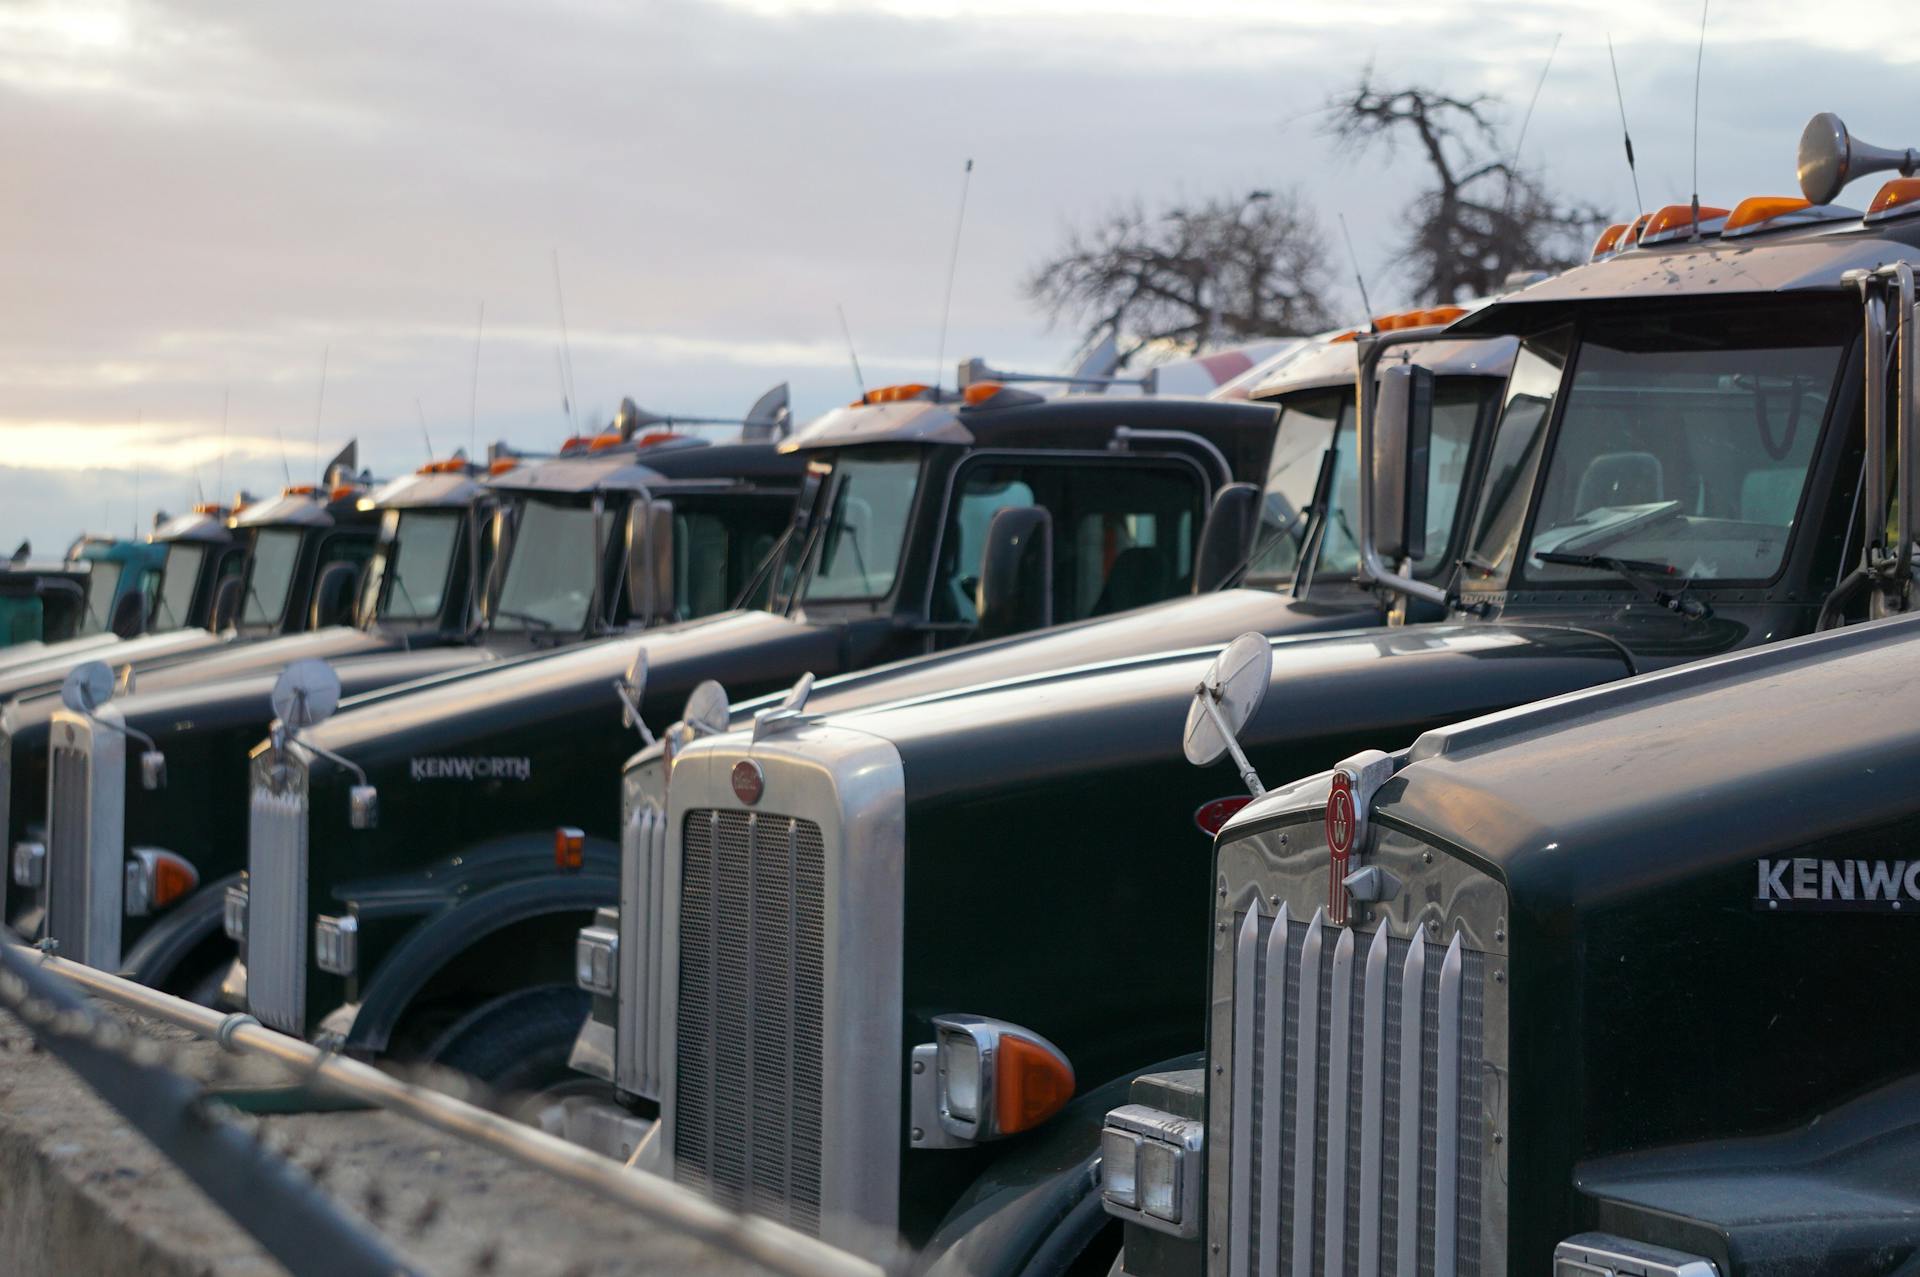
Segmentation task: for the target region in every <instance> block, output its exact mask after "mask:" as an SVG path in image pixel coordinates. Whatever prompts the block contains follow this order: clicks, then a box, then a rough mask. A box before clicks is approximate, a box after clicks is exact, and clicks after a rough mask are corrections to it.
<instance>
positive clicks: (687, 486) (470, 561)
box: [14, 410, 801, 1001]
mask: <svg viewBox="0 0 1920 1277" xmlns="http://www.w3.org/2000/svg"><path fill="white" fill-rule="evenodd" d="M633 415H634V416H637V410H636V411H635V413H634V414H633ZM489 471H492V472H493V473H492V474H491V475H489V473H488V472H489ZM800 471H801V465H800V463H799V462H798V461H797V459H794V458H790V457H784V456H781V455H780V454H779V453H778V452H777V451H776V450H775V449H774V448H773V447H772V446H771V445H767V444H731V445H718V446H714V445H709V444H707V443H705V442H704V441H701V440H698V439H692V438H686V437H683V436H671V437H665V436H660V435H658V434H655V435H653V436H651V437H649V439H648V442H647V443H646V444H645V445H644V446H642V445H640V444H639V442H638V440H637V439H636V438H635V437H634V434H633V431H631V430H627V431H624V432H622V431H621V430H619V429H618V428H616V430H615V431H613V432H610V433H609V434H607V435H603V436H598V437H596V440H594V441H590V442H582V443H581V444H579V445H577V446H576V447H574V448H573V449H571V450H568V451H564V452H563V453H562V455H560V456H559V457H557V458H553V459H547V460H532V459H523V458H518V457H514V456H510V455H502V456H500V457H498V458H497V459H496V460H494V461H493V463H492V464H491V465H487V464H484V463H468V462H467V461H465V460H464V459H463V458H455V459H453V460H450V461H442V462H434V463H430V464H429V465H427V466H425V467H423V468H422V470H421V471H419V472H418V473H416V474H413V475H410V476H407V477H405V478H402V479H398V480H395V481H393V482H391V483H388V484H385V485H382V486H381V487H379V488H376V489H374V490H372V491H371V492H369V493H367V494H366V496H365V497H364V498H363V501H364V502H365V503H366V504H367V505H368V506H369V507H370V509H371V511H372V512H374V513H375V514H376V515H377V517H378V519H379V527H380V532H379V536H378V539H377V540H376V542H375V545H374V551H373V557H372V559H371V560H370V561H369V563H368V567H367V570H366V572H365V574H364V578H363V581H362V583H361V585H360V587H359V604H358V610H359V617H358V622H357V625H356V626H355V627H353V628H343V629H336V630H323V631H317V632H314V633H311V634H306V635H299V636H294V637H289V638H283V639H277V640H273V641H270V642H264V643H257V644H252V645H249V646H246V647H241V648H238V649H235V650H234V651H232V652H231V653H228V654H225V655H222V656H219V657H214V658H210V659H208V660H206V661H203V662H200V663H198V664H197V665H191V666H176V667H172V668H170V669H167V670H164V671H160V672H159V674H160V675H162V676H165V677H149V678H148V679H146V680H143V686H142V687H141V688H140V690H138V691H137V692H135V693H134V694H131V695H126V696H120V697H115V698H114V699H113V700H112V702H111V703H110V704H109V703H96V704H92V705H88V706H75V705H73V704H67V705H65V706H57V705H55V704H54V703H53V702H52V701H51V698H48V699H45V700H42V701H36V702H33V703H32V705H31V706H30V707H23V708H22V709H18V710H16V714H15V720H16V721H15V724H14V741H15V747H16V749H18V748H20V747H21V745H22V744H23V743H24V742H25V741H26V740H27V739H28V738H27V735H26V733H27V731H28V730H29V728H30V727H32V726H34V725H35V723H36V720H34V719H33V718H31V717H29V711H31V710H42V709H43V710H46V711H47V712H46V713H45V714H44V715H43V717H42V718H41V719H40V720H38V725H39V726H40V727H41V728H42V729H43V731H47V730H50V732H51V735H52V740H53V756H52V765H51V770H50V774H49V782H48V803H49V806H48V807H47V808H46V809H45V811H46V820H45V833H44V836H43V838H42V840H41V841H40V843H39V850H38V854H37V855H36V854H35V851H34V848H33V847H32V846H28V847H26V849H25V850H24V851H23V852H21V853H18V854H16V857H15V867H16V869H17V870H18V871H19V872H18V873H17V875H16V877H15V880H14V886H15V888H16V889H17V890H18V889H23V888H24V889H25V890H20V891H19V894H20V895H21V896H23V897H24V898H25V900H26V902H29V904H30V908H31V910H32V912H30V913H27V914H25V915H24V916H16V918H15V923H14V925H15V927H16V929H18V930H21V931H22V932H23V933H25V934H31V933H32V932H31V931H30V930H29V928H30V927H32V926H33V925H34V924H43V925H40V926H39V934H40V936H41V937H42V938H50V939H52V940H53V941H55V942H56V943H58V945H59V947H60V951H61V952H62V953H63V954H65V955H66V956H67V957H69V958H72V959H74V960H76V961H81V962H86V963H88V964H90V965H93V966H99V967H104V968H107V969H110V970H119V971H122V972H124V973H126V974H128V975H130V976H132V977H133V978H136V979H139V980H141V981H143V982H145V983H149V984H155V985H159V986H161V987H165V988H168V989H170V990H173V991H176V992H181V993H185V994H189V995H192V996H195V997H197V998H199V999H200V1000H202V1001H210V1000H211V999H212V997H213V994H214V992H215V991H216V990H217V987H218V984H219V981H220V980H221V978H223V977H224V975H225V973H226V969H227V967H228V966H229V965H230V963H231V961H232V958H233V955H234V952H235V946H234V940H235V939H236V937H230V936H229V935H228V934H227V933H226V931H225V930H224V921H225V918H226V913H227V907H226V906H227V902H226V893H227V888H228V887H230V886H232V885H234V884H235V883H237V882H238V880H239V874H240V870H241V869H242V868H243V867H244V864H245V849H246V830H247V823H248V812H247V801H248V787H247V784H246V776H247V754H248V751H249V750H250V749H251V748H252V746H253V745H254V744H255V743H256V742H257V741H258V740H259V739H260V737H261V735H262V734H263V733H265V732H266V731H267V730H268V727H269V725H270V724H271V722H272V720H273V718H274V716H275V713H276V710H275V707H274V705H273V702H272V700H271V695H272V693H273V690H274V687H275V684H276V676H278V675H280V673H281V671H282V669H283V668H287V667H290V666H291V665H292V664H294V663H296V662H303V661H304V662H309V663H310V662H314V661H316V660H320V659H323V658H324V659H326V660H328V661H330V662H331V663H332V667H333V670H334V674H333V681H334V683H335V684H336V686H337V693H336V694H344V695H348V696H353V695H363V694H366V693H369V692H372V691H376V690H378V689H381V688H385V687H390V686H396V685H399V684H402V683H407V682H411V681H417V680H427V679H434V678H437V677H443V676H448V675H452V674H454V673H456V672H458V671H462V670H471V669H475V668H478V667H481V666H486V665H491V664H499V663H502V662H508V661H512V660H515V659H522V658H527V657H530V656H538V655H540V654H544V653H549V652H552V651H553V650H555V649H556V648H557V647H559V646H562V645H564V644H566V643H569V642H580V641H585V640H587V639H590V638H594V637H598V636H603V635H605V634H608V633H615V632H624V631H625V630H626V629H627V628H628V627H629V626H630V625H640V624H646V623H648V622H650V621H657V620H659V619H660V617H661V614H662V613H666V614H671V610H672V609H673V608H674V607H676V606H677V603H676V599H675V591H674V588H673V584H672V582H671V581H666V582H664V583H661V582H657V581H656V580H655V579H654V578H652V577H647V576H645V575H644V574H630V572H629V568H630V567H631V566H632V565H640V566H643V567H645V568H647V569H649V570H651V569H653V568H654V567H655V566H656V565H657V564H661V563H666V564H671V562H672V559H673V557H674V556H675V555H676V554H678V555H679V556H681V557H683V558H684V557H685V556H686V555H687V554H689V553H700V552H702V551H703V550H704V549H705V547H706V545H707V543H708V542H709V541H711V539H712V537H713V535H714V533H715V532H716V530H717V532H718V534H719V535H722V536H728V537H731V538H733V539H735V540H736V541H737V542H738V543H739V545H740V546H741V547H742V550H741V553H740V554H739V555H738V556H736V560H737V561H736V562H735V564H734V567H733V580H732V583H731V587H730V588H729V585H728V581H727V578H726V575H725V574H724V573H722V574H721V575H720V577H719V580H718V581H717V583H716V582H715V581H713V580H712V579H711V578H709V577H708V576H707V575H706V574H704V573H702V574H700V576H699V577H698V579H696V580H694V581H692V582H689V583H688V584H687V586H686V587H685V588H686V589H688V590H691V591H693V592H694V601H695V602H696V603H697V602H698V599H699V598H700V597H701V596H702V595H703V594H704V593H707V592H711V591H712V590H713V589H714V588H715V586H716V584H717V587H718V589H719V591H720V592H721V593H722V594H724V596H725V597H727V598H731V597H732V593H737V592H738V590H739V588H740V587H741V585H743V584H744V578H745V576H746V574H747V573H748V572H749V571H750V570H751V569H752V567H753V565H754V563H755V562H757V559H758V558H760V557H764V554H765V551H766V549H767V548H769V547H770V546H771V545H772V543H773V541H774V539H775V538H776V537H777V536H778V535H779V533H780V531H781V529H782V528H783V527H784V526H785V525H786V522H787V520H788V518H789V517H790V511H791V507H792V502H793V498H794V494H795V492H796V491H797V489H798V486H799V478H800ZM669 512H670V513H669ZM690 527H692V528H696V529H697V532H696V533H691V534H690V533H689V532H688V529H689V528H690ZM676 534H678V535H680V536H682V537H688V536H690V535H692V536H694V537H695V538H696V544H695V545H693V546H691V547H689V546H686V545H679V546H676V545H671V544H669V545H660V544H656V543H655V539H656V538H658V537H661V536H666V537H669V538H672V537H674V536H675V535H676ZM701 537H704V538H705V539H704V540H702V539H699V538H701ZM756 541H757V543H758V548H757V549H756V548H755V543H756ZM596 545H598V546H599V547H600V548H599V549H598V550H597V551H596V549H595V547H596ZM629 580H641V581H642V582H643V586H644V588H643V589H641V590H640V592H639V593H638V594H637V595H634V594H629V593H628V592H626V591H623V590H622V589H620V588H618V583H620V582H626V581H629ZM596 581H597V582H600V583H601V586H600V588H602V589H603V590H604V591H605V593H604V594H603V595H602V596H601V597H600V598H599V599H598V600H597V601H595V602H592V603H591V605H589V600H590V598H591V596H592V595H593V593H594V590H595V588H596V587H595V584H594V583H595V582H596ZM490 583H491V586H492V588H491V590H489V584H490ZM655 590H657V591H658V593H659V597H658V598H656V597H654V593H653V591H655ZM502 600H505V601H506V602H507V603H508V604H511V605H512V606H511V607H509V606H503V604H502ZM636 600H637V601H636ZM570 609H571V611H570ZM129 742H131V744H129ZM156 754H157V755H159V756H160V757H161V758H162V759H164V760H165V762H164V765H163V766H164V770H165V772H167V773H170V780H169V782H168V783H164V784H159V785H154V784H151V783H149V782H150V780H151V779H152V772H153V766H152V765H151V763H150V762H149V760H150V759H151V758H152V756H154V755H156ZM240 916H241V917H242V918H243V917H244V912H243V911H242V913H241V915H240Z"/></svg>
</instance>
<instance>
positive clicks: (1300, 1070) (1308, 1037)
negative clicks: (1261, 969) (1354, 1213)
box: [1293, 909, 1327, 1277]
mask: <svg viewBox="0 0 1920 1277" xmlns="http://www.w3.org/2000/svg"><path fill="white" fill-rule="evenodd" d="M1326 916H1327V911H1326V910H1325V909H1315V910H1314V911H1313V921H1312V922H1310V923H1308V924H1307V938H1306V940H1305V941H1303V942H1302V943H1301V946H1300V1030H1299V1035H1298V1037H1297V1039H1296V1040H1297V1042H1298V1046H1297V1049H1296V1050H1295V1052H1294V1060H1295V1063H1296V1070H1297V1071H1296V1073H1295V1077H1296V1078H1297V1084H1296V1085H1295V1087H1294V1100H1293V1113H1294V1125H1293V1273H1294V1277H1307V1274H1309V1273H1311V1272H1312V1271H1313V1178H1314V1176H1313V1155H1314V1151H1315V1145H1316V1143H1317V1141H1316V1139H1315V1130H1314V1125H1315V1123H1314V1117H1315V1107H1316V1106H1315V1100H1314V1097H1315V1095H1316V1094H1317V1091H1316V1088H1317V1086H1318V1085H1319V1080H1320V1068H1319V1059H1320V944H1321V923H1322V921H1323V920H1324V919H1325V918H1326Z"/></svg>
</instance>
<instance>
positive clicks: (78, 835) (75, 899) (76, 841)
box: [46, 733, 93, 962]
mask: <svg viewBox="0 0 1920 1277" xmlns="http://www.w3.org/2000/svg"><path fill="white" fill-rule="evenodd" d="M58 737H59V733H55V739H54V741H53V742H52V744H51V747H50V751H49V755H48V758H47V766H48V769H49V770H48V777H49V780H48V787H47V859H46V874H47V878H46V883H47V934H48V935H49V936H51V937H53V939H55V940H57V941H59V943H60V952H61V953H63V954H65V955H66V956H68V957H70V958H73V959H74V960H75V961H78V962H85V961H87V955H88V953H89V952H90V949H91V945H90V941H91V939H92V937H91V936H89V935H88V930H89V926H88V923H89V920H90V919H91V917H92V907H91V906H92V902H91V901H90V900H89V899H88V894H89V893H88V890H87V886H88V879H89V878H90V877H91V876H92V875H91V869H92V866H91V865H90V864H88V857H87V831H88V827H89V825H91V823H92V822H91V821H90V820H89V819H88V816H89V813H90V809H91V804H89V802H88V801H87V799H88V791H89V789H90V788H91V786H90V783H89V782H90V780H91V777H92V773H93V756H92V754H91V752H90V751H89V750H88V748H87V745H88V744H90V743H91V740H90V738H89V737H87V736H85V735H82V736H81V737H80V742H81V743H79V744H70V743H66V742H63V741H61V740H60V739H58Z"/></svg>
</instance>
